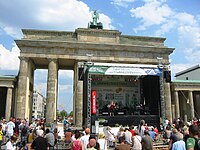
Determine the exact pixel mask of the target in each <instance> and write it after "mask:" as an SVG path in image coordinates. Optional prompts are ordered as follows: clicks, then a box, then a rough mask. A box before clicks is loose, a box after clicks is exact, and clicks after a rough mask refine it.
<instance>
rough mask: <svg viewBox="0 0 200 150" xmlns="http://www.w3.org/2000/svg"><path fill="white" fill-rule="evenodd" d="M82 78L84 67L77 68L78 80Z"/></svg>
mask: <svg viewBox="0 0 200 150" xmlns="http://www.w3.org/2000/svg"><path fill="white" fill-rule="evenodd" d="M83 79H84V68H78V80H83Z"/></svg>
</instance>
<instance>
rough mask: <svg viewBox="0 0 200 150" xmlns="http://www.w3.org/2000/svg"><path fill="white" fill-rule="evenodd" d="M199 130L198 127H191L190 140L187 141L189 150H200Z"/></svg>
mask: <svg viewBox="0 0 200 150" xmlns="http://www.w3.org/2000/svg"><path fill="white" fill-rule="evenodd" d="M198 134H199V128H198V126H197V125H194V124H193V125H190V127H189V138H188V139H187V141H186V149H187V150H200V144H199V143H200V139H199V138H198Z"/></svg>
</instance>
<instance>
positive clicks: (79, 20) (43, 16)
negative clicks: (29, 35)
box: [0, 0, 111, 37]
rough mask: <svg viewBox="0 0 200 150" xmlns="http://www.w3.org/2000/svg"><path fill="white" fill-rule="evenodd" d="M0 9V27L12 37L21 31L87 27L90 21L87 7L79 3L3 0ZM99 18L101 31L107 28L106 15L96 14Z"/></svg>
mask: <svg viewBox="0 0 200 150" xmlns="http://www.w3.org/2000/svg"><path fill="white" fill-rule="evenodd" d="M0 8H1V9H0V18H1V21H0V28H2V29H3V30H4V31H5V32H6V33H7V34H9V35H11V36H13V35H14V37H16V34H17V36H20V32H19V30H20V29H21V28H34V29H46V30H48V29H53V30H74V29H75V28H78V27H83V28H87V25H88V22H89V21H91V20H92V17H91V11H90V10H89V7H88V6H87V4H85V3H84V2H82V1H79V0H56V1H55V0H29V1H24V0H16V1H12V0H6V2H5V1H0ZM5 12H6V13H5ZM100 19H101V20H102V23H103V24H104V27H105V28H109V27H111V26H110V24H111V20H110V18H109V17H108V16H106V15H105V14H100ZM18 34H19V35H18Z"/></svg>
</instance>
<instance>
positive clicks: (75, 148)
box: [72, 140, 81, 150]
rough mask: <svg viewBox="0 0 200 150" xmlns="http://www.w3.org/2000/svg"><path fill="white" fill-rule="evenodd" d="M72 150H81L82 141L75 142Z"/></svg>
mask: <svg viewBox="0 0 200 150" xmlns="http://www.w3.org/2000/svg"><path fill="white" fill-rule="evenodd" d="M72 149H73V150H81V141H80V140H75V141H74V142H73V144H72Z"/></svg>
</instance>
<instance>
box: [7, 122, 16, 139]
mask: <svg viewBox="0 0 200 150" xmlns="http://www.w3.org/2000/svg"><path fill="white" fill-rule="evenodd" d="M14 128H15V124H14V122H13V121H12V119H10V121H9V122H8V123H7V124H6V135H7V136H8V137H9V138H10V137H11V136H13V133H14Z"/></svg>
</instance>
